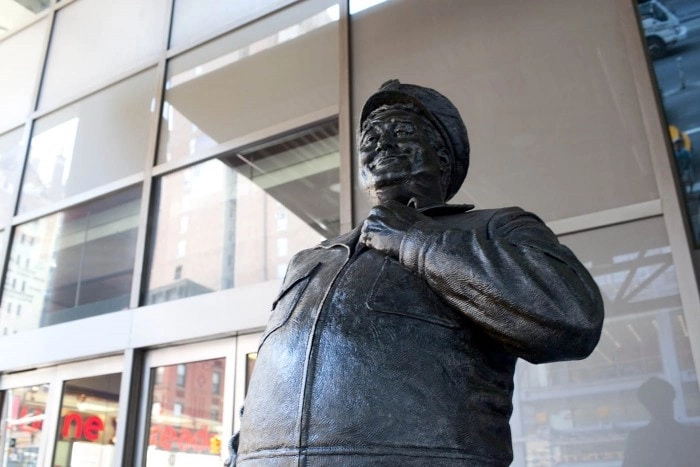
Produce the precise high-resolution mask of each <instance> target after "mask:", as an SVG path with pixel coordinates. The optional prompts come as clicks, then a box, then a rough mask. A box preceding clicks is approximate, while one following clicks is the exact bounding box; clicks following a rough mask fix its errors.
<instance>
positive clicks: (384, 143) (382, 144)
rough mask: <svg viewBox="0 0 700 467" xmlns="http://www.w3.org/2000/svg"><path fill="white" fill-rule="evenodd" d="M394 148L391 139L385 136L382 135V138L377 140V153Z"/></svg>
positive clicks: (394, 144)
mask: <svg viewBox="0 0 700 467" xmlns="http://www.w3.org/2000/svg"><path fill="white" fill-rule="evenodd" d="M395 146H396V143H395V142H394V140H393V138H391V137H390V136H387V135H386V134H384V135H382V137H381V138H379V139H378V140H377V150H378V151H386V150H387V149H391V148H393V147H395Z"/></svg>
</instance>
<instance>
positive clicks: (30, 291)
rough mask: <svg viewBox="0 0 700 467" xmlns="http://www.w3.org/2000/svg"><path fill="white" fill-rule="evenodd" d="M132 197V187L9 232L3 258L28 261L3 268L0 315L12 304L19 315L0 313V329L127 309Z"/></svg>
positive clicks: (136, 194) (135, 212)
mask: <svg viewBox="0 0 700 467" xmlns="http://www.w3.org/2000/svg"><path fill="white" fill-rule="evenodd" d="M140 196H141V187H140V186H136V187H133V188H129V189H126V190H123V191H120V192H118V193H115V194H112V195H110V196H108V197H104V198H100V199H97V200H95V201H92V202H90V203H86V204H84V205H80V206H76V207H73V208H70V209H68V210H66V211H63V212H59V213H57V214H53V215H51V216H47V217H44V218H41V219H38V220H36V221H33V222H29V223H27V224H23V225H20V226H19V227H17V228H16V230H15V235H14V240H13V243H12V246H11V250H10V255H11V256H12V257H16V256H17V255H21V256H22V257H26V258H29V259H30V262H29V264H28V266H25V265H26V262H20V263H19V264H18V263H17V262H16V261H15V262H10V263H9V265H8V269H7V280H6V281H5V289H4V292H3V296H2V303H1V304H0V309H3V310H4V309H7V307H8V306H9V303H13V302H14V303H16V304H21V305H22V314H21V316H16V315H14V314H13V315H9V314H8V313H0V325H1V326H7V327H9V328H10V330H11V332H17V331H22V330H25V329H34V328H37V327H41V326H48V325H51V324H56V323H62V322H65V321H71V320H74V319H80V318H85V317H88V316H95V315H100V314H103V313H108V312H111V311H117V310H121V309H126V308H128V306H129V296H130V292H131V280H132V276H133V269H134V255H135V249H136V232H137V229H138V217H139V209H140ZM22 235H24V236H25V240H26V239H29V240H30V241H25V242H24V243H22V242H21V238H22ZM32 239H36V241H31V240H32ZM17 279H20V282H18V281H17ZM21 281H25V282H26V286H25V290H24V291H21V290H20V288H21Z"/></svg>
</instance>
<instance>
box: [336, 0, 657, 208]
mask: <svg viewBox="0 0 700 467" xmlns="http://www.w3.org/2000/svg"><path fill="white" fill-rule="evenodd" d="M369 3H374V2H364V1H363V2H360V1H357V0H353V1H351V2H350V9H351V10H355V5H357V8H358V9H359V7H360V6H363V5H362V4H369ZM628 3H630V2H628ZM553 4H556V5H557V7H556V8H553ZM506 13H507V14H506ZM629 13H633V12H630V11H629V10H628V11H626V12H625V13H624V14H623V13H622V10H621V9H620V6H619V4H617V3H616V2H606V1H601V2H596V3H595V4H593V3H591V2H585V1H584V2H581V1H578V2H577V1H572V2H566V6H564V3H562V2H547V1H535V2H522V1H520V2H519V1H508V2H506V4H502V3H501V2H488V1H476V2H471V1H453V2H450V1H445V2H439V1H437V2H431V1H421V0H402V1H398V0H394V1H386V2H383V3H379V4H377V5H375V6H373V7H372V8H366V9H364V10H362V11H361V12H358V13H356V14H354V15H353V16H352V34H351V38H350V40H351V43H350V50H351V51H352V68H353V70H360V72H359V73H354V74H353V79H352V93H351V94H352V96H353V103H352V104H353V105H352V108H353V113H354V118H353V120H354V121H358V120H359V117H360V115H359V113H360V110H361V109H362V103H363V100H364V99H365V98H366V97H367V96H369V95H371V94H372V93H373V92H375V91H376V89H377V87H378V86H379V85H380V83H382V82H383V81H384V80H386V79H389V78H391V77H398V78H400V79H401V80H402V81H406V82H412V83H418V84H424V85H426V86H430V87H433V88H435V89H437V90H439V91H440V92H441V93H443V94H444V95H445V96H447V97H449V98H450V100H451V101H452V102H453V103H454V104H455V105H456V107H457V108H458V109H459V110H460V112H461V113H462V116H463V117H464V118H465V120H466V124H467V127H468V129H469V134H470V136H471V142H472V154H473V158H472V162H473V163H472V165H471V166H470V169H469V176H468V177H467V181H466V183H465V184H464V185H463V186H462V189H461V190H460V192H459V193H458V194H457V195H456V196H455V198H454V199H453V202H455V203H473V204H476V205H477V206H478V207H489V206H523V207H525V208H526V209H528V210H533V211H534V212H536V213H537V215H538V216H540V217H541V218H542V219H544V220H545V221H551V220H559V219H566V218H568V217H575V216H580V215H585V214H588V213H592V212H598V211H603V210H606V209H612V208H617V207H621V206H627V205H632V204H636V203H643V202H646V201H651V200H657V199H658V198H659V194H658V187H657V183H656V179H655V177H654V173H655V172H654V168H653V166H652V161H651V157H650V147H649V138H648V134H647V133H646V131H645V130H644V128H645V125H644V119H643V118H642V115H641V112H640V107H639V105H640V104H639V100H638V99H637V98H635V97H634V95H633V94H634V93H631V92H629V91H630V90H634V89H637V86H638V84H637V71H636V70H634V69H633V67H632V66H631V62H630V61H629V60H627V59H622V58H626V57H627V55H628V47H629V43H628V41H627V40H625V39H624V37H623V35H621V28H620V24H621V23H620V21H622V16H625V15H626V14H629ZM545 18H546V19H545ZM584 18H585V19H584ZM612 18H618V20H615V21H613V20H612ZM504 31H508V33H507V34H504V33H503V32H504ZM472 37H473V38H474V40H471V39H472ZM553 38H556V40H553ZM397 44H404V47H403V48H402V49H401V52H398V53H397ZM561 44H572V47H575V48H576V50H577V53H576V54H572V53H571V47H562V45H561ZM534 51H536V52H534ZM553 63H557V66H556V67H552V64H553ZM592 63H595V64H596V66H591V64H592ZM545 70H546V71H545ZM549 70H555V72H552V73H550V72H549ZM524 77H527V79H524ZM533 115H537V118H532V116H533ZM533 181H536V184H537V187H536V189H533ZM355 191H356V192H357V193H359V192H360V188H359V187H356V189H355ZM357 201H358V202H357V203H355V205H354V211H355V214H356V217H357V218H359V219H361V218H364V216H365V215H366V209H367V208H368V205H367V203H365V202H364V197H363V196H358V197H357Z"/></svg>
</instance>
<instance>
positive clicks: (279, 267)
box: [147, 121, 340, 303]
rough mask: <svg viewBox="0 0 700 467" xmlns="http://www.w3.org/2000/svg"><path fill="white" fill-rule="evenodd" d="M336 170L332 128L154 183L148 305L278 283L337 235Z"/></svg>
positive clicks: (316, 129)
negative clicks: (298, 257) (298, 256)
mask: <svg viewBox="0 0 700 467" xmlns="http://www.w3.org/2000/svg"><path fill="white" fill-rule="evenodd" d="M339 164H340V158H339V153H338V126H337V122H336V121H332V122H327V123H324V124H320V125H319V126H315V127H313V128H308V129H305V130H302V131H299V132H297V133H294V134H291V135H288V136H285V137H282V138H279V139H276V140H274V141H270V142H266V143H265V144H263V145H260V146H256V147H254V148H250V149H247V150H244V151H239V152H236V153H234V154H230V155H226V156H222V157H220V158H219V159H214V160H211V161H208V162H205V163H203V164H199V165H195V166H194V167H191V168H188V169H185V170H182V171H179V172H175V173H173V174H170V175H166V176H164V177H162V178H161V179H159V180H158V184H157V189H158V191H157V193H158V211H157V222H156V225H155V232H154V234H153V239H154V241H153V246H152V249H151V266H150V279H149V285H148V297H147V301H148V303H158V302H163V301H168V300H174V299H177V298H182V297H187V296H192V295H199V294H202V293H206V292H211V291H215V290H223V289H228V288H232V287H238V286H243V285H249V284H255V283H258V282H263V281H268V280H273V279H280V278H282V277H283V275H284V271H285V270H286V265H287V262H288V261H289V260H290V259H291V257H292V255H293V254H294V253H296V252H297V251H299V250H301V249H303V248H307V247H310V246H313V245H315V244H316V243H318V242H319V241H320V240H322V239H325V238H329V237H333V236H335V235H337V234H338V233H339V229H340V223H339V198H338V197H339V194H338V181H339V179H338V177H339ZM282 239H285V240H284V241H280V240H282ZM280 244H284V245H285V248H284V249H280V248H278V245H280Z"/></svg>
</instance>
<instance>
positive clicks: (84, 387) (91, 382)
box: [52, 373, 121, 467]
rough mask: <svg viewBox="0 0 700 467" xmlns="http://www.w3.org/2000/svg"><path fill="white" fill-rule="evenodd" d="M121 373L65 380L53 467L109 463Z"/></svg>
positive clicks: (112, 446)
mask: <svg viewBox="0 0 700 467" xmlns="http://www.w3.org/2000/svg"><path fill="white" fill-rule="evenodd" d="M120 384H121V374H119V373H117V374H112V375H101V376H93V377H90V378H81V379H75V380H71V381H66V383H65V384H64V386H63V397H62V399H61V419H60V423H59V425H58V433H57V435H56V446H55V450H54V458H53V464H52V465H53V466H54V467H70V466H78V465H80V466H85V467H100V466H106V465H112V460H113V459H114V445H115V444H116V441H117V440H116V433H117V423H118V420H117V415H118V412H119V388H120Z"/></svg>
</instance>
